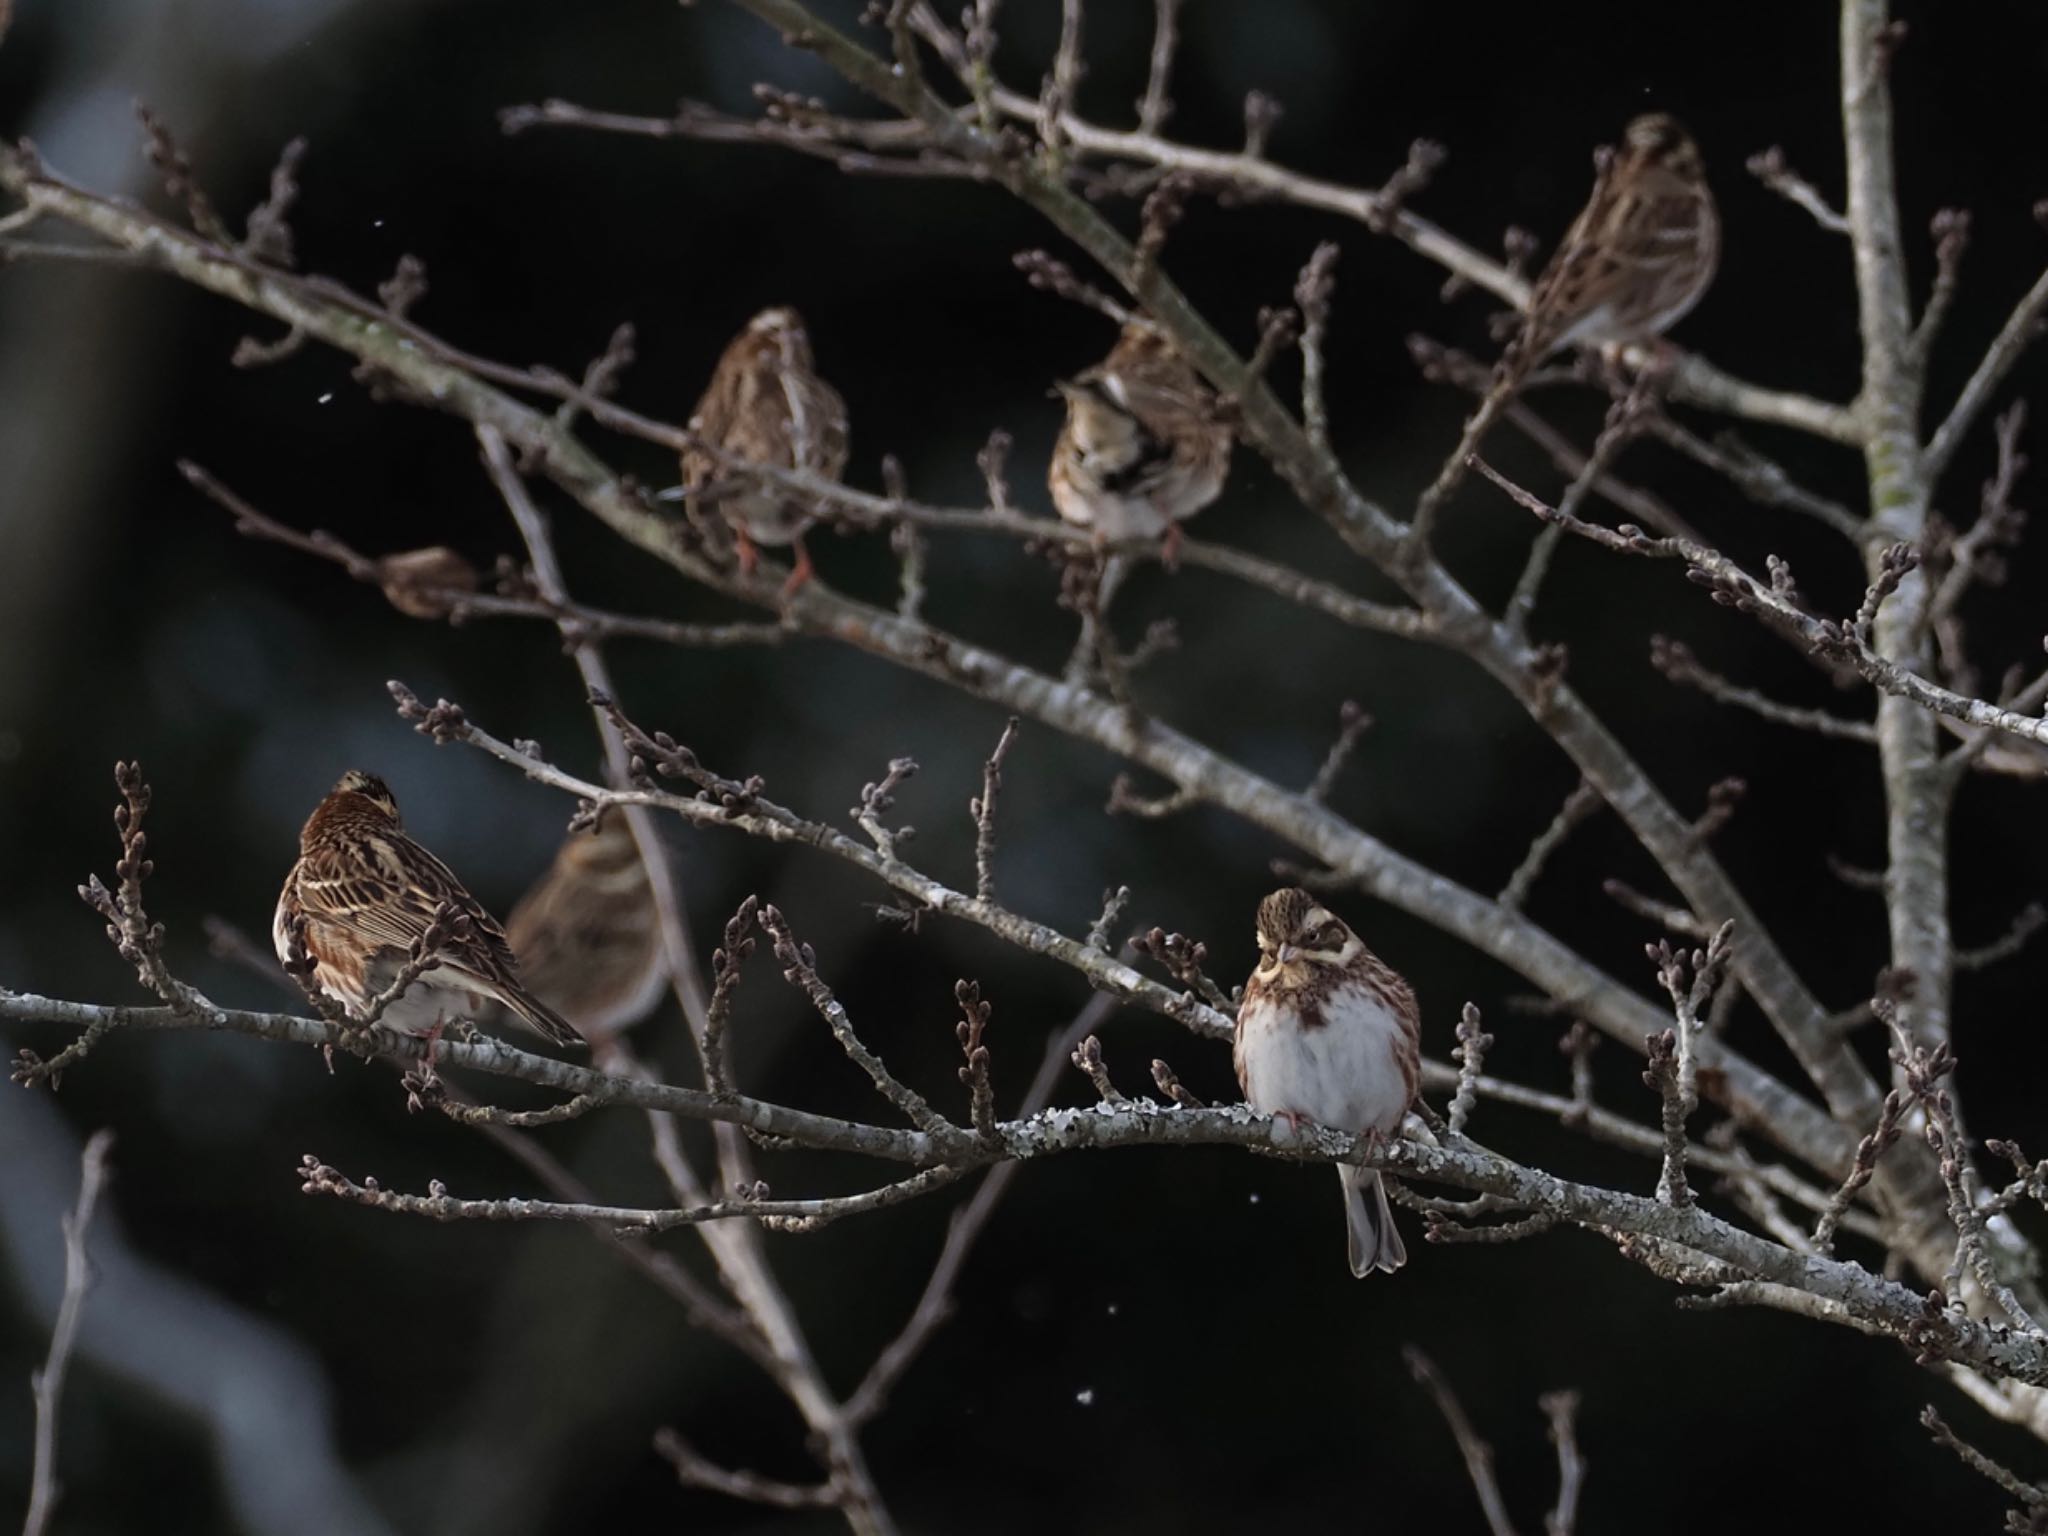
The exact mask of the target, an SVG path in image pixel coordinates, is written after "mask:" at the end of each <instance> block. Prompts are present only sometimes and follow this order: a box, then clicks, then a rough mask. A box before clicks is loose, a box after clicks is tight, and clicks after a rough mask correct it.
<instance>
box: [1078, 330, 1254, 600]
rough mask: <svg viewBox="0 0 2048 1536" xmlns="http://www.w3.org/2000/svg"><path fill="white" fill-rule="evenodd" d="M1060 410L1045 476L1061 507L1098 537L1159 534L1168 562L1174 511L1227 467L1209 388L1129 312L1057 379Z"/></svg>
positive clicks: (1203, 494)
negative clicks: (1118, 331) (1084, 359)
mask: <svg viewBox="0 0 2048 1536" xmlns="http://www.w3.org/2000/svg"><path fill="white" fill-rule="evenodd" d="M1057 388H1058V389H1059V392H1060V394H1062V395H1063V396H1065V397H1066V402H1067V420H1066V425H1065V426H1063V427H1062V428H1061V429H1060V435H1059V441H1058V442H1057V443H1055V444H1054V445H1053V451H1052V466H1051V469H1050V471H1049V473H1048V475H1047V483H1048V485H1049V487H1050V489H1051V491H1052V502H1053V506H1054V507H1056V508H1057V509H1058V511H1059V514H1060V516H1061V517H1063V518H1065V519H1066V520H1067V521H1068V522H1070V523H1074V524H1076V525H1077V526H1079V527H1082V528H1088V529H1092V530H1093V531H1094V533H1095V539H1096V542H1097V543H1098V544H1110V543H1118V542H1121V541H1122V540H1125V539H1154V538H1161V537H1162V536H1163V538H1164V543H1165V548H1164V551H1163V558H1164V559H1165V561H1166V563H1167V564H1168V565H1171V564H1172V563H1173V560H1174V556H1175V554H1176V552H1177V551H1178V550H1179V548H1180V539H1181V531H1180V524H1181V522H1182V520H1183V519H1186V518H1189V517H1192V516H1194V515H1195V513H1197V512H1199V511H1201V510H1202V508H1204V507H1206V506H1207V505H1209V503H1210V502H1212V501H1214V500H1215V499H1216V498H1217V497H1218V496H1219V495H1221V494H1222V491H1223V482H1224V479H1225V477H1226V476H1228V475H1229V473H1230V446H1231V442H1230V440H1231V433H1230V428H1229V427H1228V426H1227V425H1225V424H1224V423H1223V422H1222V421H1221V420H1219V419H1218V413H1217V409H1216V397H1215V395H1214V394H1212V393H1211V392H1210V390H1209V387H1208V385H1206V384H1204V383H1203V382H1202V378H1201V375H1200V374H1198V373H1196V372H1195V370H1194V369H1193V368H1192V367H1191V366H1190V365H1189V364H1188V361H1187V359H1185V358H1184V357H1182V356H1181V355H1180V353H1179V352H1177V351H1175V350H1174V347H1173V343H1172V342H1170V341H1168V340H1167V339H1166V336H1165V334H1164V333H1163V332H1161V331H1160V330H1159V328H1158V327H1157V326H1155V325H1153V324H1152V323H1151V322H1150V321H1149V320H1143V319H1133V320H1131V321H1130V322H1128V323H1127V324H1126V325H1125V326H1124V328H1123V334H1122V335H1120V336H1119V337H1117V342H1116V345H1115V346H1114V347H1112V348H1111V349H1110V353H1109V356H1107V357H1105V358H1104V359H1103V360H1102V361H1101V362H1099V363H1097V364H1096V365H1095V366H1094V367H1092V368H1089V369H1087V370H1086V371H1084V372H1082V373H1080V374H1077V375H1076V376H1075V377H1074V378H1073V379H1071V380H1063V381H1062V382H1061V383H1060V384H1059V385H1058V386H1057Z"/></svg>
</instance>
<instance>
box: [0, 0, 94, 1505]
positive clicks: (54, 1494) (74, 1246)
mask: <svg viewBox="0 0 2048 1536" xmlns="http://www.w3.org/2000/svg"><path fill="white" fill-rule="evenodd" d="M5 19H6V18H5V15H4V13H0V23H4V21H5ZM113 1150H114V1133H113V1132H112V1131H110V1130H99V1131H95V1132H93V1135H92V1139H91V1140H90V1141H88V1142H87V1143H86V1144H85V1154H84V1156H82V1157H81V1158H80V1159H79V1181H78V1204H77V1205H76V1206H75V1207H74V1208H73V1209H72V1210H71V1211H69V1212H68V1213H66V1215H65V1217H64V1299H63V1300H62V1301H61V1302H60V1303H59V1304H58V1306H57V1323H56V1326H55V1327H54V1328H52V1329H51V1330H50V1353H49V1354H48V1356H46V1357H45V1359H44V1361H43V1366H42V1369H41V1370H39V1371H36V1372H35V1373H34V1374H33V1375H31V1376H30V1377H29V1389H30V1391H32V1392H33V1393H34V1394H35V1400H36V1434H35V1451H34V1459H33V1462H32V1465H31V1470H30V1473H29V1494H28V1517H27V1518H26V1519H25V1520H24V1521H23V1522H22V1527H21V1536H43V1533H44V1532H45V1531H46V1530H48V1529H49V1525H50V1517H51V1515H53V1514H54V1513H55V1512H56V1509H57V1498H58V1495H59V1494H61V1493H62V1492H63V1489H62V1486H61V1485H60V1484H59V1483H58V1481H57V1411H58V1407H59V1405H60V1404H61V1403H62V1402H63V1398H64V1373H65V1371H66V1370H68V1369H69V1368H70V1365H71V1347H72V1345H73V1344H74V1343H75V1342H76V1341H77V1338H78V1321H79V1318H80V1317H82V1316H83V1315H84V1313H85V1297H86V1292H87V1291H88V1290H89V1289H90V1288H91V1285H92V1263H91V1261H90V1260H89V1259H88V1258H87V1257H86V1252H85V1240H86V1235H87V1233H88V1232H89V1231H90V1230H91V1228H92V1213H93V1208H94V1207H95V1206H96V1205H98V1204H99V1199H100V1192H101V1190H103V1189H104V1188H105V1187H106V1182H107V1158H108V1155H109V1154H110V1153H112V1151H113Z"/></svg>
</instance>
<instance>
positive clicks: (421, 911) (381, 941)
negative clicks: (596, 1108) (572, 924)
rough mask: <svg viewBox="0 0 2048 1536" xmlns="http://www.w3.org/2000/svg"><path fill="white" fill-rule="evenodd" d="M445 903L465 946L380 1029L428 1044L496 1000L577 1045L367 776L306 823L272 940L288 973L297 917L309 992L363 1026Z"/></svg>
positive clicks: (490, 921) (356, 777) (498, 935)
mask: <svg viewBox="0 0 2048 1536" xmlns="http://www.w3.org/2000/svg"><path fill="white" fill-rule="evenodd" d="M444 904H449V905H452V906H453V907H454V908H455V910H456V911H457V912H459V913H460V914H461V915H462V916H464V917H465V918H467V919H468V933H467V935H466V936H464V937H459V938H456V939H452V940H450V941H449V942H448V943H447V944H445V945H444V946H443V947H442V948H441V949H440V950H439V952H438V953H437V954H436V956H435V963H434V964H433V965H432V966H431V967H430V968H429V969H427V970H425V971H423V972H422V973H421V974H420V976H419V979H418V980H416V981H415V982H414V983H413V984H412V986H411V987H410V988H408V989H407V991H406V993H405V995H404V996H403V997H400V998H398V999H397V1000H396V1001H395V1002H393V1003H392V1005H391V1006H390V1007H389V1008H388V1009H387V1010H386V1011H385V1013H384V1015H383V1018H382V1020H381V1022H383V1023H385V1024H388V1025H390V1026H391V1027H392V1028H393V1029H397V1030H402V1031H405V1032H406V1033H409V1034H418V1035H428V1036H433V1035H435V1034H437V1033H438V1031H439V1028H440V1026H441V1025H443V1024H445V1023H448V1022H451V1021H452V1020H455V1019H458V1018H469V1017H473V1016H474V1015H476V1014H477V1013H479V1012H481V1011H482V1008H483V1005H484V1004H485V1003H486V1002H487V1001H496V1002H499V1003H502V1004H504V1005H505V1007H506V1008H508V1009H510V1010H511V1012H512V1013H513V1015H514V1016H515V1017H516V1018H517V1019H518V1020H519V1021H520V1022H521V1023H522V1024H524V1025H526V1026H527V1027H528V1028H530V1029H532V1030H533V1031H534V1032H535V1033H537V1034H539V1035H542V1036H544V1037H545V1038H546V1039H549V1040H552V1041H553V1042H554V1043H555V1044H557V1045H580V1044H582V1039H581V1037H580V1036H578V1035H577V1033H576V1031H575V1030H574V1029H572V1028H570V1026H569V1024H568V1022H567V1021H566V1020H565V1019H563V1018H562V1017H561V1016H560V1015H559V1014H557V1013H556V1012H555V1011H554V1010H553V1009H551V1008H549V1007H548V1006H547V1005H546V1004H545V1003H543V1002H541V1001H539V1000H538V999H537V998H535V997H533V996H532V995H531V994H530V993H529V992H528V991H527V990H526V988H525V986H524V984H523V983H522V982H521V980H520V976H519V969H518V966H517V964H516V963H515V962H514V960H513V958H512V950H511V948H510V946H509V945H507V943H506V941H505V933H504V930H503V929H501V928H500V927H499V926H498V924H497V921H496V920H495V919H494V918H492V916H491V915H490V913H488V912H486V911H485V910H484V909H483V907H482V905H481V904H480V903H479V902H478V901H477V899H476V898H475V897H474V896H472V895H470V894H469V892H468V891H467V890H465V889H464V888H463V884H462V882H461V881H460V880H458V879H456V878H455V875H454V872H453V871H451V870H450V869H449V868H448V866H447V865H446V864H443V863H442V862H441V861H440V860H439V859H437V858H435V857H434V856H433V855H432V854H431V853H429V852H427V850H426V849H424V848H422V847H421V846H420V845H419V844H418V843H416V842H414V841H413V840H412V839H411V838H410V837H408V836H407V835H406V832H405V828H404V827H403V826H402V825H401V824H400V822H399V819H398V802H397V801H396V800H395V799H394V798H393V797H392V794H391V791H390V790H389V789H387V788H386V787H385V785H384V781H383V780H382V779H379V778H377V777H376V776H375V775H373V774H368V773H362V772H359V771H357V770H355V769H350V770H349V771H348V772H347V773H345V774H343V775H342V776H341V781H340V782H339V783H338V784H336V785H335V786H334V789H333V791H332V792H331V793H329V795H328V796H327V798H326V799H324V800H322V801H321V802H320V804H319V805H318V806H316V807H315V808H314V810H313V814H312V815H311V816H310V817H308V818H307V820H306V825H305V828H304V830H302V831H301V832H300V833H299V859H298V862H297V863H296V864H294V865H292V868H291V873H290V874H288V875H286V876H285V880H284V890H283V891H282V892H281V893H280V894H279V896H278V898H277V915H276V917H275V918H274V919H273V921H272V924H271V937H272V940H273V942H274V943H275V944H276V946H277V955H278V958H279V959H280V960H282V961H285V962H286V963H287V964H289V963H290V961H291V958H292V931H293V927H294V924H295V923H296V922H297V920H299V919H301V918H303V919H304V925H305V926H304V943H305V948H306V953H307V955H308V956H310V957H311V959H312V960H313V963H314V970H313V979H314V981H315V982H316V983H317V985H318V986H319V987H320V989H321V990H322V991H324V992H326V993H327V994H328V995H329V996H330V997H333V998H334V999H336V1000H337V1001H338V1002H340V1003H341V1005H342V1006H343V1007H344V1008H346V1009H347V1010H348V1011H349V1012H350V1014H352V1015H354V1016H355V1017H357V1018H362V1017H364V1016H365V1015H366V1014H367V1013H368V1012H369V1007H370V1004H371V1002H372V1000H373V999H374V998H375V997H376V996H377V995H378V994H379V993H380V992H382V991H383V990H384V989H385V988H386V987H388V986H389V985H391V983H392V982H393V981H394V980H395V979H396V978H397V975H398V972H399V970H400V968H401V967H403V966H404V964H405V962H406V958H407V956H408V954H409V952H410V951H411V948H412V946H413V944H414V943H415V942H417V941H418V939H419V938H420V936H421V935H422V934H424V933H425V932H426V931H427V929H428V928H429V927H430V926H431V925H432V923H433V921H434V917H435V914H436V913H437V912H438V911H439V910H440V909H441V907H442V906H443V905H444Z"/></svg>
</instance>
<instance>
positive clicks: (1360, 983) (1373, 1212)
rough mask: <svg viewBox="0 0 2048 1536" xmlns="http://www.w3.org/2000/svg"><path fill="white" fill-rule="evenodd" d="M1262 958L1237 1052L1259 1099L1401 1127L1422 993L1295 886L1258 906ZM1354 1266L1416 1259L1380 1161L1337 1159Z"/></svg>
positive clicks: (1307, 1115) (1348, 1127)
mask: <svg viewBox="0 0 2048 1536" xmlns="http://www.w3.org/2000/svg"><path fill="white" fill-rule="evenodd" d="M1258 940H1259V963H1258V966H1257V968H1256V969H1255V970H1254V971H1253V972H1252V978H1251V980H1250V981H1248V982H1246V983H1245V989H1244V997H1243V1000H1242V1002H1241V1003H1240V1004H1239V1005H1238V1010H1237V1039H1236V1044H1235V1046H1234V1048H1233V1050H1232V1056H1233V1058H1234V1060H1235V1061H1236V1064H1237V1082H1238V1086H1239V1087H1240V1088H1242V1089H1243V1090H1244V1096H1245V1099H1246V1101H1247V1102H1248V1103H1250V1105H1251V1106H1252V1108H1254V1109H1256V1110H1260V1111H1262V1112H1264V1113H1266V1114H1269V1115H1273V1116H1275V1117H1277V1118H1279V1119H1283V1120H1286V1121H1288V1122H1290V1123H1291V1124H1294V1125H1297V1126H1298V1125H1300V1123H1301V1122H1303V1121H1305V1120H1312V1121H1314V1122H1315V1123H1316V1124H1318V1125H1326V1126H1328V1127H1330V1129H1332V1130H1337V1131H1350V1132H1352V1133H1354V1134H1362V1135H1372V1136H1375V1137H1379V1136H1388V1135H1391V1134H1392V1133H1393V1132H1394V1131H1395V1130H1396V1129H1398V1128H1399V1126H1400V1124H1401V1120H1402V1117H1403V1116H1405V1115H1406V1114H1407V1113H1408V1107H1409V1106H1410V1105H1411V1104H1413V1103H1414V1102H1415V1089H1416V1083H1417V1079H1418V1076H1419V1074H1420V1071H1421V1034H1422V1030H1421V1019H1420V1015H1419V1014H1418V1013H1417V1012H1416V1007H1415V993H1414V992H1413V991H1411V990H1410V988H1409V986H1408V983H1407V982H1405V981H1403V980H1402V979H1401V976H1400V975H1399V973H1398V972H1396V971H1393V970H1391V969H1389V967H1388V966H1387V964H1386V963H1385V962H1384V961H1382V960H1381V959H1380V957H1379V956H1378V955H1375V954H1374V953H1373V952H1372V951H1371V950H1369V949H1367V948H1366V947H1365V941H1364V940H1363V939H1361V938H1359V936H1358V935H1357V934H1355V933H1353V932H1352V931H1351V929H1350V928H1349V927H1348V926H1346V924H1345V922H1344V920H1343V919H1342V918H1340V917H1338V916H1336V915H1335V914H1334V913H1332V912H1331V911H1330V910H1329V909H1328V908H1326V907H1325V906H1323V905H1322V903H1321V902H1319V901H1317V900H1316V899H1315V898H1314V897H1313V896H1311V895H1309V893H1308V892H1307V891H1303V890H1298V889H1295V888H1292V887H1289V888H1288V889H1285V890H1279V891H1275V892H1274V893H1273V894H1272V895H1270V896H1268V897H1267V898H1266V899H1265V900H1264V901H1262V902H1260V903H1259V920H1258ZM1337 1173H1338V1176H1339V1177H1340V1178H1341V1179H1342V1180H1343V1182H1344V1219H1345V1223H1346V1225H1347V1227H1348V1228H1349V1231H1350V1238H1351V1273H1352V1274H1354V1275H1357V1276H1359V1277H1361V1278H1363V1277H1364V1276H1366V1275H1369V1274H1371V1273H1372V1272H1373V1271H1374V1270H1376V1269H1381V1270H1387V1271H1389V1272H1391V1271H1393V1270H1396V1269H1399V1268H1400V1267H1401V1266H1402V1265H1403V1264H1405V1263H1407V1262H1408V1251H1407V1249H1405V1248H1403V1247H1402V1246H1401V1234H1400V1233H1399V1232H1397V1231H1395V1229H1394V1213H1393V1212H1392V1211H1391V1210H1390V1209H1389V1208H1388V1206H1387V1191H1386V1185H1385V1184H1384V1183H1383V1182H1382V1180H1381V1178H1380V1175H1379V1173H1378V1171H1377V1170H1375V1169H1371V1168H1360V1167H1356V1166H1354V1165H1353V1164H1350V1163H1339V1164H1338V1165H1337Z"/></svg>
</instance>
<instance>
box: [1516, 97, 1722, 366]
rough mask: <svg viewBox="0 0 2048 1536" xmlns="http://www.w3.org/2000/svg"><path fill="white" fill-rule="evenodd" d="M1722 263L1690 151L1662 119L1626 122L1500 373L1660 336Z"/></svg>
mask: <svg viewBox="0 0 2048 1536" xmlns="http://www.w3.org/2000/svg"><path fill="white" fill-rule="evenodd" d="M1720 259H1721V219H1720V215H1719V214H1718V213H1717V212H1716V210H1715V207H1714V194H1713V191H1712V189H1711V188H1709V187H1708V185H1707V176H1706V168H1705V166H1704V165H1703V164H1702V162H1701V160H1700V152H1699V149H1698V147H1697V146H1696V145H1694V143H1693V141H1692V138H1691V136H1690V135H1689V134H1687V133H1686V131H1685V129H1683V128H1682V127H1680V126H1679V124H1678V121H1677V119H1675V118H1672V117H1669V116H1667V115H1665V114H1664V113H1662V112H1652V113H1647V114H1645V115H1644V116H1642V117H1638V118H1636V119H1634V120H1633V121H1632V122H1630V123H1629V125H1628V127H1627V128H1626V129H1625V130H1624V131H1623V133H1622V141H1621V148H1620V149H1619V150H1617V151H1615V152H1613V153H1612V154H1611V155H1608V156H1606V157H1605V158H1604V159H1603V160H1602V162H1601V167H1600V171H1599V174H1598V175H1597V176H1596V177H1595V179H1594V182H1593V195H1592V197H1591V198H1590V199H1589V200H1588V201H1587V203H1586V207H1585V210H1584V211H1583V212H1581V213H1580V214H1579V216H1578V218H1577V219H1576V220H1574V221H1573V223H1572V227H1571V229H1570V230H1569V231H1567V232H1566V234H1565V237H1564V240H1563V242H1562V243H1561V244H1560V245H1559V246H1558V248H1557V250H1556V251H1555V252H1554V253H1553V254H1552V256H1551V258H1550V263H1549V265H1547V266H1546V267H1545V268H1544V269H1543V273H1542V275H1541V276H1540V277H1538V278H1537V279H1536V282H1535V285H1534V287H1533V288H1532V289H1531V290H1530V296H1529V309H1528V313H1527V316H1526V317H1525V319H1524V320H1523V323H1522V331H1521V334H1520V336H1519V337H1518V338H1517V339H1516V341H1515V342H1514V344H1513V345H1512V346H1511V347H1510V348H1509V349H1508V352H1507V355H1506V356H1505V357H1504V358H1503V360H1502V364H1501V367H1502V371H1503V374H1505V375H1506V376H1507V377H1508V378H1509V379H1510V381H1512V380H1513V379H1516V378H1519V377H1520V376H1521V374H1523V373H1525V372H1527V371H1528V370H1529V369H1531V368H1533V367H1535V366H1536V365H1537V364H1538V363H1540V362H1542V361H1543V360H1544V359H1545V358H1546V357H1549V356H1550V355H1551V354H1552V353H1554V352H1558V351H1561V350H1563V349H1564V348H1566V347H1597V348H1603V349H1604V348H1614V347H1621V346H1625V345H1627V344H1629V343H1630V342H1640V341H1649V340H1651V339H1653V338H1655V337H1658V336H1661V335H1663V334H1664V332H1665V331H1667V330H1669V329H1670V328H1671V327H1672V326H1674V325H1676V324H1677V323H1678V322H1679V321H1680V320H1681V319H1683V318H1684V317H1685V315H1686V314H1687V313H1688V312H1689V311H1690V310H1691V309H1692V307H1693V306H1694V305H1695V304H1697V303H1698V302H1699V301H1700V297H1701V295H1703V294H1704V293H1705V292H1706V291H1707V289H1708V287H1709V286H1710V285H1711V284H1712V283H1713V281H1714V269H1715V267H1716V266H1717V265H1718V264H1719V262H1720Z"/></svg>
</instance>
